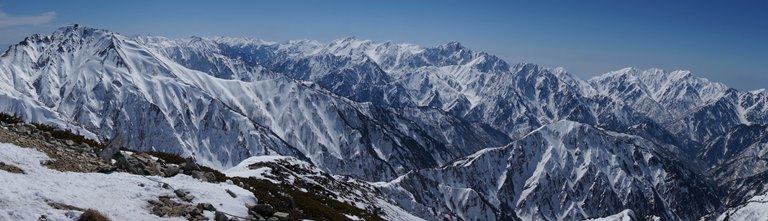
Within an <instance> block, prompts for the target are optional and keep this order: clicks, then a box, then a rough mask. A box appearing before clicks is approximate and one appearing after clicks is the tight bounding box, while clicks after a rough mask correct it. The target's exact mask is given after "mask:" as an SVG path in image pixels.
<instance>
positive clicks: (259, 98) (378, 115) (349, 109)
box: [0, 26, 507, 180]
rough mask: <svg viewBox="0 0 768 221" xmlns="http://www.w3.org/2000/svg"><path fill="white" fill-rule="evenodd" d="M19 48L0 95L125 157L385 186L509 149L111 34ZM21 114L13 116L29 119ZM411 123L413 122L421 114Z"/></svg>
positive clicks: (67, 30)
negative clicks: (269, 158)
mask: <svg viewBox="0 0 768 221" xmlns="http://www.w3.org/2000/svg"><path fill="white" fill-rule="evenodd" d="M25 42H26V43H22V44H18V45H15V46H13V47H12V48H11V50H10V51H8V52H6V53H5V54H4V55H3V56H4V57H3V58H2V59H0V64H2V65H0V66H2V67H0V73H2V76H3V77H4V78H7V79H12V80H9V81H8V82H14V84H15V87H12V88H11V87H9V88H3V89H2V91H3V93H6V94H11V95H14V96H15V98H17V99H18V100H31V101H33V102H30V103H32V105H31V106H32V107H31V108H29V109H40V110H45V111H50V112H54V113H57V115H54V116H52V117H53V118H54V119H55V120H59V121H63V122H69V123H71V124H73V125H78V126H80V127H82V128H85V129H87V130H89V131H92V132H93V133H95V134H98V135H99V136H100V137H101V138H111V137H113V136H114V135H116V134H117V133H123V134H124V135H126V136H127V138H128V139H127V140H128V143H126V144H125V145H126V146H128V147H132V148H136V149H139V150H148V149H152V150H160V151H166V152H174V153H181V154H184V155H193V156H195V157H196V158H197V159H198V160H199V161H201V162H204V163H206V164H209V165H213V166H215V167H217V168H226V167H231V166H233V165H235V164H237V163H239V162H240V161H241V160H243V159H246V158H247V157H249V156H253V155H267V154H280V155H290V156H296V157H299V158H302V159H308V160H309V161H311V162H312V163H314V164H316V165H318V166H319V167H321V168H323V169H326V170H328V171H330V172H333V173H339V174H350V175H353V176H356V177H360V178H366V179H371V180H384V179H389V178H394V177H396V176H398V175H400V174H402V173H404V172H407V171H408V170H411V169H419V168H429V167H435V166H439V165H442V164H444V163H446V162H448V161H450V160H453V159H455V158H458V157H461V156H463V155H466V154H469V153H471V152H474V151H476V150H479V149H480V148H483V147H486V146H493V145H501V144H503V143H504V142H506V141H507V138H506V136H499V135H498V132H495V130H494V129H492V128H490V127H482V126H479V125H477V124H473V123H468V122H465V121H464V120H463V119H460V118H456V117H453V116H449V115H447V114H445V113H439V112H438V113H429V114H430V115H438V116H439V117H437V118H439V119H445V120H448V121H450V122H454V123H456V124H450V125H448V124H444V125H440V126H439V127H438V126H433V125H438V124H437V123H439V122H426V121H422V122H421V124H417V123H416V122H414V121H412V120H409V118H407V117H406V116H403V115H400V114H397V113H395V112H393V111H391V110H389V109H387V108H382V107H377V106H372V105H369V104H360V103H355V102H353V101H350V100H347V99H344V98H340V97H337V96H336V95H334V94H331V93H329V92H327V91H325V90H323V89H322V88H319V87H316V86H315V84H314V83H305V82H298V81H295V80H292V79H288V78H286V77H284V76H283V75H281V74H275V73H273V72H270V71H268V70H265V69H259V68H252V69H249V70H252V71H253V72H247V73H246V72H238V71H234V73H238V74H242V75H239V76H241V77H239V78H238V79H228V78H218V77H217V76H220V75H216V74H209V73H204V72H200V71H195V70H190V69H188V68H186V67H183V66H181V65H179V64H177V63H175V62H174V61H171V60H170V59H168V58H166V57H163V56H162V55H159V53H156V51H154V50H152V49H148V48H146V47H144V46H143V45H141V44H140V43H138V42H137V41H133V40H132V39H129V38H125V37H123V36H121V35H118V34H115V33H112V32H109V31H104V30H98V29H91V28H84V27H78V26H67V27H63V28H61V29H60V30H58V31H57V32H55V33H54V34H53V35H52V36H47V37H40V36H33V37H32V38H30V39H27V41H25ZM59 48H62V49H61V50H59ZM30 51H31V52H33V53H30ZM217 61H227V62H229V60H227V59H224V60H217ZM232 67H235V66H232ZM228 70H235V69H228ZM258 71H263V72H264V73H263V74H261V73H262V72H258ZM219 73H224V72H219ZM249 76H250V77H249ZM230 77H231V76H230ZM240 78H248V79H249V80H250V81H242V79H240ZM9 103H10V105H9V107H14V106H18V103H19V102H18V101H9ZM25 110H26V109H21V111H18V108H17V109H11V110H10V111H12V112H14V113H18V114H21V115H22V117H24V118H25V119H30V118H31V117H30V114H28V113H27V112H25ZM413 112H415V113H412V114H411V117H410V118H413V116H420V115H421V114H419V113H418V112H419V111H418V110H414V111H413ZM425 114H426V113H425ZM32 120H34V119H32ZM467 125H471V126H467ZM454 126H456V128H453V127H454ZM429 127H432V128H440V129H441V130H446V131H455V132H456V133H460V134H462V135H463V136H460V137H451V138H450V139H447V138H446V137H445V136H444V134H441V133H440V132H427V131H424V128H429ZM477 128H481V129H480V130H476V129H477ZM431 135H434V136H439V137H431ZM478 141H479V142H478ZM454 142H455V143H456V144H460V146H459V145H454V144H453V143H454Z"/></svg>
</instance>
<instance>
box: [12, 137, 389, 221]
mask: <svg viewBox="0 0 768 221" xmlns="http://www.w3.org/2000/svg"><path fill="white" fill-rule="evenodd" d="M0 143H7V144H13V145H16V146H18V147H24V148H31V149H34V150H37V151H39V152H42V153H44V154H45V155H47V157H48V160H45V161H43V162H41V164H42V166H44V167H46V168H48V169H52V170H56V171H62V172H70V173H84V174H88V173H99V174H126V173H127V174H133V175H139V176H144V177H146V178H147V180H148V182H146V183H141V184H139V186H142V187H143V186H144V185H158V186H160V187H162V188H164V189H167V190H168V191H167V192H168V193H172V194H159V195H158V196H157V198H156V199H151V200H147V201H146V203H145V206H144V208H145V209H146V210H148V211H149V212H150V213H151V214H154V215H155V216H157V217H160V218H162V217H165V218H174V217H175V218H183V219H186V220H211V219H213V220H216V221H225V220H297V219H301V218H315V219H318V220H335V219H334V218H339V217H341V218H344V219H351V218H360V217H368V219H373V220H375V219H380V218H378V216H376V215H373V214H370V213H367V212H365V211H364V210H354V209H352V210H353V211H347V212H346V213H341V211H345V210H349V209H348V208H346V207H345V206H342V207H344V209H340V208H337V209H338V211H336V210H335V209H334V208H325V209H323V206H328V205H336V206H337V207H338V205H337V204H338V203H327V204H322V203H321V205H317V206H318V207H320V208H319V209H318V208H309V206H307V204H306V202H295V200H294V197H295V196H294V195H296V194H297V193H295V192H292V191H289V190H285V189H284V188H286V187H285V186H278V185H275V186H271V185H270V184H269V183H268V182H260V181H257V180H254V179H249V178H241V177H227V176H225V175H224V174H222V173H220V172H219V171H216V170H213V169H211V168H208V167H205V166H201V165H198V164H197V163H195V161H194V160H193V159H192V158H186V159H184V158H181V157H178V156H175V155H172V154H166V153H158V152H148V153H142V152H134V151H130V150H126V149H122V150H119V151H116V152H114V154H111V155H112V157H111V158H110V159H109V160H108V161H104V160H102V159H100V157H99V155H100V152H101V154H103V152H104V151H103V150H104V149H107V148H105V146H104V145H102V144H99V143H96V142H94V141H92V140H88V139H85V138H84V137H82V136H78V135H74V134H71V133H68V132H64V131H59V130H53V129H51V128H49V127H46V126H43V125H35V124H25V123H21V122H18V123H8V122H2V123H0ZM1 161H2V160H0V170H3V171H0V173H1V172H9V173H14V174H24V173H25V171H24V170H23V169H21V168H19V167H17V166H14V163H13V162H1ZM7 161H10V160H7ZM182 174H183V175H186V176H190V177H192V178H194V179H196V180H198V181H199V182H206V183H214V184H215V183H224V184H230V185H236V186H238V187H242V188H244V189H246V190H249V191H251V192H252V193H253V195H251V196H238V194H236V193H235V192H234V191H232V190H230V189H225V190H224V191H226V194H228V195H229V196H230V197H232V198H238V197H254V196H257V197H259V196H262V197H260V198H263V199H257V200H256V202H258V203H246V205H243V206H245V208H247V215H245V216H239V215H234V214H230V213H227V212H224V211H220V210H218V209H217V206H218V205H214V204H212V203H206V200H205V199H204V198H202V197H205V196H201V195H205V194H198V193H196V192H195V191H193V190H190V189H185V188H179V187H174V185H172V184H169V183H166V182H163V181H161V180H160V179H159V178H170V177H174V176H179V175H182ZM11 185H13V183H11ZM291 193H293V195H292V194H291ZM299 194H300V195H301V193H299ZM304 194H311V193H306V192H304ZM302 196H303V195H302ZM104 197H107V196H104ZM313 197H319V198H318V199H320V200H317V201H318V202H323V201H330V199H324V198H323V197H322V196H313ZM116 200H119V199H116ZM0 201H2V199H0ZM268 201H271V202H272V203H278V204H280V205H276V206H273V205H271V204H270V203H268ZM309 201H311V200H309ZM285 202H289V203H285ZM11 203H12V202H11ZM47 203H48V205H49V206H50V207H51V208H54V209H57V210H67V211H72V213H67V214H70V215H71V216H72V217H69V218H72V219H73V220H74V219H75V218H77V219H78V220H98V219H94V218H93V217H94V216H93V215H92V213H91V212H87V211H90V210H89V209H88V208H81V207H78V206H77V205H69V204H65V203H60V202H55V201H50V202H47ZM0 207H2V205H0ZM314 210H319V211H323V212H321V213H313V212H311V211H314ZM305 211H309V212H305ZM96 212H97V211H96ZM333 212H338V213H339V214H345V216H333V214H330V213H333ZM323 213H329V214H330V215H329V214H323ZM76 214H80V215H79V218H78V217H75V215H76ZM350 214H356V215H350ZM70 215H67V216H70ZM105 217H109V214H106V215H105ZM27 218H29V217H27ZM37 219H38V220H57V219H49V217H47V216H46V215H45V214H41V215H40V216H39V217H38V218H37Z"/></svg>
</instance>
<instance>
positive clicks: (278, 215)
mask: <svg viewBox="0 0 768 221" xmlns="http://www.w3.org/2000/svg"><path fill="white" fill-rule="evenodd" d="M272 216H274V217H275V218H277V219H278V220H289V216H290V214H288V213H284V212H276V213H275V214H272Z"/></svg>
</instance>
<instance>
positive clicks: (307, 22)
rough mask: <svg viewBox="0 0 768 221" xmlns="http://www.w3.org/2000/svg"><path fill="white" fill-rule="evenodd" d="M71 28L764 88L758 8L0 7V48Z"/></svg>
mask: <svg viewBox="0 0 768 221" xmlns="http://www.w3.org/2000/svg"><path fill="white" fill-rule="evenodd" d="M72 23H78V24H81V25H86V26H91V27H95V28H103V29H109V30H112V31H116V32H120V33H123V34H126V35H135V34H152V35H162V36H167V37H188V36H192V35H197V36H232V37H250V38H259V39H264V40H268V41H278V42H282V41H286V40H294V39H315V40H320V41H324V42H328V41H331V40H333V39H338V38H342V37H346V36H355V37H357V38H360V39H371V40H375V41H387V40H391V41H393V42H398V43H413V44H419V45H423V46H435V45H439V44H443V43H446V42H450V41H459V42H461V43H462V44H464V45H465V46H467V47H469V48H472V49H473V50H476V51H486V52H488V53H491V54H495V55H498V56H500V57H502V58H504V59H505V60H507V61H509V62H510V63H518V62H532V63H537V64H541V65H544V66H547V67H557V66H561V67H564V68H566V69H568V70H570V71H571V72H572V73H574V74H575V75H577V76H579V77H581V78H583V79H587V78H589V77H592V76H594V75H598V74H602V73H605V72H608V71H611V70H617V69H620V68H623V67H629V66H632V67H638V68H650V67H658V68H663V69H666V70H677V69H687V70H692V71H693V72H694V73H695V74H697V75H698V76H702V77H706V78H709V79H711V80H715V81H720V82H724V83H726V84H727V85H729V86H731V87H735V88H737V89H741V90H750V89H756V88H766V87H768V1H725V0H723V1H653V0H652V1H629V0H627V1H608V0H605V1H593V0H586V1H535V2H533V1H530V2H529V1H426V0H414V1H282V0H281V1H277V0H269V1H205V2H203V1H142V0H131V1H122V2H117V1H98V2H97V1H43V0H41V1H27V0H24V1H21V0H19V1H8V0H0V46H2V47H3V48H6V47H7V46H8V45H9V44H13V43H15V42H18V41H20V40H21V39H23V38H24V37H25V36H28V35H30V34H32V33H43V34H49V33H51V32H52V31H53V30H54V29H56V28H57V27H58V26H61V25H66V24H72Z"/></svg>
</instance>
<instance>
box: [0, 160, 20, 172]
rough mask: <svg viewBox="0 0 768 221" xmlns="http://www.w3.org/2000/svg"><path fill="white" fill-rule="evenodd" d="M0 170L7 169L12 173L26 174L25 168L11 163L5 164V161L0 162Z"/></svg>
mask: <svg viewBox="0 0 768 221" xmlns="http://www.w3.org/2000/svg"><path fill="white" fill-rule="evenodd" d="M0 170H5V171H8V172H11V173H18V174H24V170H22V169H21V168H18V167H16V166H14V165H10V164H5V163H3V162H0Z"/></svg>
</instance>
